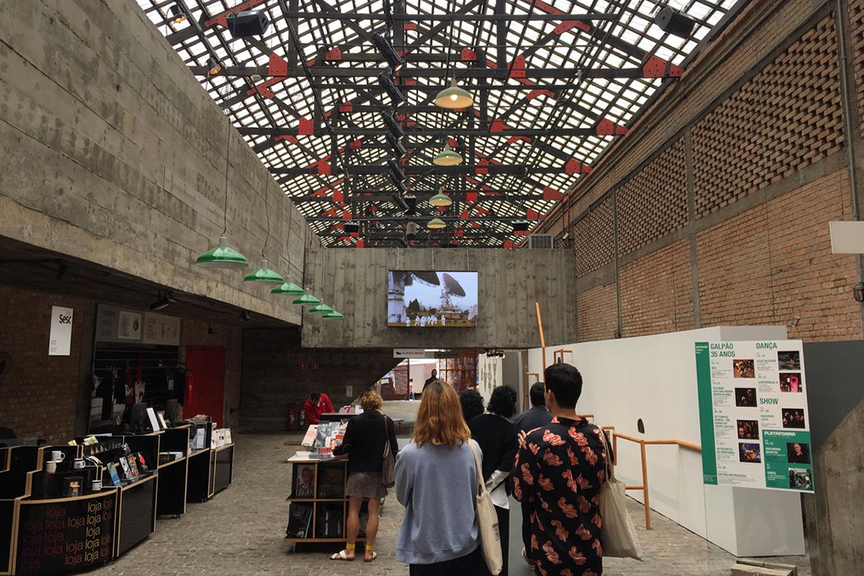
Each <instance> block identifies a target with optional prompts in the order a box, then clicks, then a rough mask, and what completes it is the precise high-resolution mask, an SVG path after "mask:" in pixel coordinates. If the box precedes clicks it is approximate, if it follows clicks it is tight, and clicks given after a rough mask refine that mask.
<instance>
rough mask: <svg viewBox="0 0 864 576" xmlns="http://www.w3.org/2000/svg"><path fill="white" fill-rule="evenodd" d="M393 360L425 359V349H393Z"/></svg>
mask: <svg viewBox="0 0 864 576" xmlns="http://www.w3.org/2000/svg"><path fill="white" fill-rule="evenodd" d="M393 358H426V349H425V348H394V349H393Z"/></svg>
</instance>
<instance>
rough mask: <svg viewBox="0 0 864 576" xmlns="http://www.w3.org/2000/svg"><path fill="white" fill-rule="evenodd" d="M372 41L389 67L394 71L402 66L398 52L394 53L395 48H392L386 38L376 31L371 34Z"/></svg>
mask: <svg viewBox="0 0 864 576" xmlns="http://www.w3.org/2000/svg"><path fill="white" fill-rule="evenodd" d="M372 43H373V44H375V48H377V49H378V51H379V52H381V56H383V57H384V60H386V61H387V64H389V65H390V68H392V69H393V71H394V72H395V71H396V70H399V69H400V68H402V58H400V57H399V54H397V53H396V50H394V49H393V45H392V44H390V41H389V40H387V38H385V37H384V36H382V35H381V34H378V33H377V32H376V33H375V34H372Z"/></svg>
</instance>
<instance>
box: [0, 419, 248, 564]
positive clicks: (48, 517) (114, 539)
mask: <svg viewBox="0 0 864 576" xmlns="http://www.w3.org/2000/svg"><path fill="white" fill-rule="evenodd" d="M190 438H191V434H190V427H188V426H185V427H184V426H180V427H177V428H172V429H168V430H163V431H160V432H154V433H152V434H144V435H135V436H111V437H100V438H99V440H100V444H102V443H103V442H104V444H103V445H102V446H108V445H109V444H110V443H111V442H112V441H115V444H116V441H118V440H119V441H120V442H122V443H123V444H126V445H128V447H129V449H131V451H132V452H134V453H138V454H141V455H142V456H143V457H144V458H145V460H146V461H147V462H148V463H151V462H152V466H149V465H148V467H147V468H148V469H147V470H146V471H144V470H142V471H141V474H140V475H139V476H138V478H137V479H135V480H134V481H128V482H124V483H123V485H122V486H119V487H118V486H114V485H113V484H112V480H111V477H110V475H109V474H108V472H107V470H106V468H105V467H104V465H102V466H100V465H98V462H99V460H91V461H90V462H88V463H87V465H86V466H85V467H84V468H83V469H74V470H73V468H72V465H71V462H72V461H73V460H74V459H76V458H84V457H91V458H92V457H97V458H99V457H100V456H101V457H102V458H103V459H104V460H103V461H104V462H107V461H111V460H112V458H111V456H112V453H111V452H110V451H111V450H112V449H113V448H104V450H103V451H102V452H100V448H102V446H100V444H97V445H82V444H81V442H80V440H79V445H77V446H68V445H63V446H38V447H37V446H18V447H13V448H3V449H0V576H3V575H25V574H55V573H60V572H73V571H80V570H85V569H92V568H94V567H98V566H100V565H103V564H105V563H107V562H110V561H111V560H113V559H114V558H117V557H118V556H119V555H121V554H123V553H124V552H126V551H128V550H129V549H130V548H132V547H133V546H135V545H136V544H138V543H140V542H142V541H143V540H146V539H147V537H148V536H149V535H150V534H152V533H153V531H154V530H155V529H156V516H157V513H159V514H172V515H180V514H182V513H183V512H185V509H186V500H187V495H188V494H187V487H189V486H191V487H192V488H193V494H192V495H193V496H194V498H190V500H192V499H195V500H197V501H201V502H203V501H206V500H207V499H209V498H210V497H212V496H213V494H215V493H216V492H218V491H220V490H224V489H225V488H226V487H228V485H230V483H231V481H232V479H233V464H234V445H233V444H229V445H226V446H223V447H220V448H216V449H210V448H204V449H201V450H198V451H196V452H193V453H192V454H189V453H188V451H189V445H190ZM209 441H210V440H209V434H208V438H207V442H208V443H209ZM163 444H164V446H163ZM54 450H60V451H62V452H64V453H65V454H66V458H65V459H64V460H63V462H64V465H63V466H62V467H61V466H58V468H57V471H56V472H53V473H49V472H47V470H46V463H47V462H48V460H49V459H50V453H51V451H54ZM160 452H180V453H182V454H183V457H182V458H179V459H177V460H174V461H170V462H165V463H163V464H159V461H160V457H159V454H160ZM94 463H95V464H94ZM70 474H74V475H76V476H80V477H81V481H80V482H78V490H79V492H78V495H76V496H69V497H57V494H58V487H63V488H60V489H61V492H60V493H62V489H64V488H65V484H64V477H66V476H68V475H70ZM85 479H86V480H85ZM99 479H101V480H102V484H103V487H102V489H101V490H99V491H98V492H92V491H91V489H90V488H91V487H92V480H99Z"/></svg>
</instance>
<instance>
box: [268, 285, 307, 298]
mask: <svg viewBox="0 0 864 576" xmlns="http://www.w3.org/2000/svg"><path fill="white" fill-rule="evenodd" d="M270 293H271V294H282V295H286V296H303V294H305V292H303V289H302V288H300V287H299V286H297V285H296V284H294V283H293V282H285V283H284V284H282V285H280V286H277V287H276V288H273V290H271V291H270Z"/></svg>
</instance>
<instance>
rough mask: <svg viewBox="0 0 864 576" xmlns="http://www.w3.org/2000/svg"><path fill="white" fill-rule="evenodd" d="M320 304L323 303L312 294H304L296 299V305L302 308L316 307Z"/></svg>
mask: <svg viewBox="0 0 864 576" xmlns="http://www.w3.org/2000/svg"><path fill="white" fill-rule="evenodd" d="M320 303H321V301H320V300H318V298H316V297H315V296H313V295H311V294H304V295H302V296H300V297H299V298H295V299H294V304H299V305H300V306H315V305H316V304H320Z"/></svg>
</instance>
